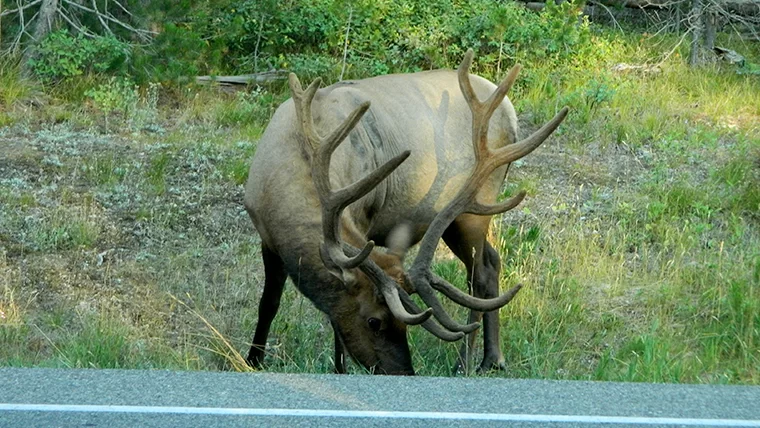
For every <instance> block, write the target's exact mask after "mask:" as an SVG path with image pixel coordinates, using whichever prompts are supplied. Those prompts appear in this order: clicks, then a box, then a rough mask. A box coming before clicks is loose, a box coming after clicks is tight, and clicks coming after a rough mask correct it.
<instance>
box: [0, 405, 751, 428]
mask: <svg viewBox="0 0 760 428" xmlns="http://www.w3.org/2000/svg"><path fill="white" fill-rule="evenodd" d="M0 411H15V412H85V413H151V414H157V413H158V414H184V415H219V416H291V417H293V416H295V417H315V418H375V419H376V418H380V419H431V420H461V421H512V422H536V423H550V422H555V423H563V422H566V423H586V424H621V425H632V424H637V425H680V426H721V427H760V420H748V419H697V418H655V417H644V416H641V417H639V416H602V415H531V414H509V413H462V412H401V411H372V410H320V409H247V408H226V407H160V406H107V405H106V406H104V405H75V404H15V403H0Z"/></svg>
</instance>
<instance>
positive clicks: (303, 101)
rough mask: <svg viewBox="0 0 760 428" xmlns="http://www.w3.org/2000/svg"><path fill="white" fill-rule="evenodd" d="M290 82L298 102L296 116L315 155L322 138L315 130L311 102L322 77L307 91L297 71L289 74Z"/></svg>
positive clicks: (293, 94)
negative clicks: (302, 85)
mask: <svg viewBox="0 0 760 428" xmlns="http://www.w3.org/2000/svg"><path fill="white" fill-rule="evenodd" d="M288 83H289V84H290V93H291V94H292V96H293V101H294V102H295V104H296V116H297V117H298V121H299V122H301V130H303V133H304V136H305V137H306V141H308V143H309V146H310V147H311V151H312V156H313V152H315V151H316V150H317V149H318V148H319V143H320V141H321V138H320V137H319V135H318V134H317V133H316V131H315V130H314V118H313V117H312V115H311V102H312V100H314V95H315V94H316V93H317V89H319V85H321V84H322V79H320V78H316V79H314V81H313V82H311V84H310V85H309V86H308V87H307V88H306V90H305V91H304V90H303V88H302V87H301V81H300V80H298V76H296V74H295V73H290V74H289V75H288Z"/></svg>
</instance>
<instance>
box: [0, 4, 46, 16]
mask: <svg viewBox="0 0 760 428" xmlns="http://www.w3.org/2000/svg"><path fill="white" fill-rule="evenodd" d="M16 3H17V4H18V7H17V8H15V9H8V10H4V11H2V12H0V17H3V16H6V15H11V14H14V13H19V12H22V11H24V10H26V9H29V8H30V7H32V6H36V5H38V4H40V3H42V0H34V1H33V2H31V3H27V4H25V5H23V6H21V5H20V4H19V3H20V2H16Z"/></svg>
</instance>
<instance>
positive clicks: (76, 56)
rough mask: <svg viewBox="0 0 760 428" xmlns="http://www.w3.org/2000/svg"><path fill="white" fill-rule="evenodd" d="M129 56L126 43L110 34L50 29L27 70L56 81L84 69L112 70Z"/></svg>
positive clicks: (85, 72)
mask: <svg viewBox="0 0 760 428" xmlns="http://www.w3.org/2000/svg"><path fill="white" fill-rule="evenodd" d="M129 56H130V48H129V45H127V44H125V43H123V42H121V41H119V40H117V39H115V38H113V37H93V38H88V37H85V36H84V35H82V34H81V33H80V34H78V35H76V36H72V35H71V34H69V32H68V31H67V30H65V29H64V30H59V31H55V32H52V33H50V34H48V35H47V37H45V39H44V40H42V41H41V42H40V44H39V46H38V47H37V53H36V55H35V56H34V57H33V58H31V59H30V60H29V66H30V68H31V70H32V71H33V72H34V74H35V75H37V77H38V78H40V80H42V81H44V82H56V81H60V80H62V79H66V78H69V77H74V76H80V75H83V74H88V73H105V72H113V71H116V70H118V69H119V68H121V67H122V66H123V65H125V63H126V62H127V59H128V58H129Z"/></svg>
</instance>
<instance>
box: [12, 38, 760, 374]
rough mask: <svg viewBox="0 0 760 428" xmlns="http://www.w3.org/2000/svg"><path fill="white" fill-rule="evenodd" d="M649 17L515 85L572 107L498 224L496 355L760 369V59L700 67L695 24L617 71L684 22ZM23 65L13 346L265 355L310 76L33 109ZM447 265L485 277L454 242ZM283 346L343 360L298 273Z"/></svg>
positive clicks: (528, 108)
mask: <svg viewBox="0 0 760 428" xmlns="http://www.w3.org/2000/svg"><path fill="white" fill-rule="evenodd" d="M639 37H640V36H625V37H618V36H615V35H613V34H608V33H606V32H597V34H596V35H595V38H596V41H595V43H596V44H597V45H596V46H597V47H598V49H597V53H598V57H596V58H579V59H578V64H571V65H570V66H569V67H568V68H567V69H566V70H565V69H563V70H551V69H548V68H545V67H544V68H541V67H540V66H539V67H537V68H535V69H533V70H530V71H529V77H530V79H529V81H530V82H533V83H532V84H528V83H525V82H518V86H517V87H516V88H515V91H514V93H513V95H511V97H512V100H513V101H514V103H515V105H516V106H517V108H518V110H519V113H520V116H521V119H522V120H523V122H524V124H525V126H524V127H525V128H526V132H528V131H529V130H531V129H532V128H534V127H536V126H537V125H538V124H540V123H542V122H544V121H546V120H548V119H549V118H551V117H552V116H553V115H554V114H555V112H556V111H558V110H559V108H561V107H562V105H565V104H567V105H569V106H570V107H571V109H572V113H571V115H570V116H569V117H568V119H567V120H566V122H565V124H563V126H562V128H561V129H560V130H559V131H558V133H557V134H556V135H555V136H554V137H552V138H551V140H550V141H549V142H548V143H547V144H545V145H544V146H543V147H541V148H539V149H538V150H537V151H536V152H534V153H533V154H531V155H530V156H528V157H527V158H525V159H524V160H523V161H521V162H519V163H516V164H514V165H513V166H512V168H511V169H510V173H509V178H508V183H507V184H506V185H505V186H504V189H503V192H502V195H501V197H502V198H506V197H509V196H511V195H514V194H515V193H516V192H517V191H518V190H519V189H523V190H526V191H527V193H528V196H527V198H526V200H525V202H523V204H522V206H521V207H519V208H517V209H516V210H514V211H512V212H511V213H509V214H507V215H506V216H504V218H503V219H499V220H496V221H494V223H493V227H492V234H491V235H492V236H491V237H490V239H491V242H492V243H493V245H494V247H495V248H496V249H497V250H498V251H499V253H500V254H501V257H502V278H501V289H502V290H506V289H508V288H510V287H511V286H513V285H514V284H516V283H518V282H519V283H522V284H524V285H525V287H524V288H523V290H522V291H521V292H520V294H519V295H518V297H517V298H516V299H515V300H514V301H513V302H512V303H510V304H509V305H508V306H507V307H505V308H504V309H503V310H502V311H501V317H502V344H503V350H504V353H505V356H506V359H507V370H506V372H504V373H489V374H486V375H488V376H509V377H531V378H552V379H593V380H618V381H648V382H695V383H741V384H758V383H760V351H758V350H759V349H760V232H759V230H760V229H758V226H759V225H760V223H759V222H760V126H758V124H759V123H760V90H759V89H758V86H757V78H756V77H754V76H746V75H745V76H740V75H736V74H735V73H734V70H733V69H732V68H730V67H729V66H723V65H719V64H716V65H711V66H707V67H704V68H701V69H699V70H691V69H688V68H687V67H686V66H685V65H684V64H683V55H684V54H685V53H686V51H685V48H684V47H680V48H678V49H676V50H675V53H674V54H673V55H671V56H670V57H669V58H667V60H665V61H664V62H662V64H660V72H658V73H636V72H630V73H627V74H625V73H616V72H613V71H611V70H612V66H614V65H615V64H618V63H621V62H625V63H631V64H643V63H647V64H656V63H658V62H660V61H661V60H663V58H664V57H665V55H666V54H667V53H668V52H669V51H671V49H672V48H673V46H674V45H675V43H676V42H677V39H675V38H673V37H672V36H667V35H665V36H656V37H655V38H650V39H646V40H645V43H640V42H639ZM753 55H756V53H754V52H753V51H751V50H750V51H749V52H748V57H750V58H752V57H753ZM755 62H757V61H755ZM9 70H10V71H9ZM526 72H528V71H527V70H526ZM13 73H15V72H14V71H13V70H12V69H9V68H3V67H0V100H2V101H3V108H2V109H0V134H1V135H2V137H3V139H2V140H0V164H2V165H8V166H10V168H4V169H3V170H2V171H3V172H2V173H0V364H3V365H41V366H59V367H120V368H138V367H142V368H177V369H192V370H198V369H202V370H243V369H244V366H242V365H241V356H244V355H245V354H246V353H247V348H248V346H249V342H250V339H251V336H252V334H253V330H254V328H255V325H256V320H257V305H258V298H259V297H260V293H261V287H262V284H263V268H262V266H261V261H260V255H259V242H258V237H257V235H256V234H255V232H254V231H253V228H252V226H251V224H250V220H249V219H248V218H247V215H246V214H245V212H244V210H243V208H242V205H241V200H242V185H243V184H244V183H245V180H246V179H247V174H248V165H249V160H250V157H251V156H252V155H253V154H254V153H255V150H256V146H257V140H258V139H259V138H260V136H261V133H262V132H263V129H264V127H265V126H266V123H267V121H268V120H269V118H270V117H271V115H272V113H273V111H274V109H275V108H276V106H277V105H278V104H279V103H280V102H281V101H283V100H284V99H286V98H287V97H288V94H287V92H286V91H281V90H279V89H272V90H258V91H253V92H250V93H241V94H238V95H235V94H224V93H220V92H219V91H218V89H216V88H192V87H186V88H182V89H178V88H176V87H168V88H164V89H162V91H160V92H159V95H157V97H158V100H156V96H153V98H151V99H152V100H153V101H149V100H148V98H150V97H148V95H147V93H148V90H147V89H146V88H143V89H141V91H140V94H141V95H140V97H141V98H140V101H139V102H140V103H141V104H139V105H140V106H141V107H140V108H141V109H142V111H143V113H145V112H148V113H150V112H153V113H150V114H147V113H145V114H143V113H141V114H143V116H145V117H143V119H140V120H137V119H135V118H134V117H132V118H130V117H117V115H114V116H113V117H112V118H111V121H110V125H109V128H110V131H111V133H110V134H103V133H102V132H103V131H104V128H103V127H102V126H100V122H99V121H100V120H101V119H100V117H101V114H100V113H99V112H98V111H96V110H95V109H93V108H91V107H88V106H87V105H86V97H84V96H83V94H84V92H85V91H86V90H87V89H89V88H90V87H92V86H93V85H96V84H97V83H98V82H99V81H97V80H88V79H89V78H88V79H83V80H81V81H79V82H69V83H68V84H67V85H66V86H61V87H59V88H57V89H56V91H54V93H52V94H50V93H48V94H46V95H45V97H46V100H47V101H46V103H44V104H43V107H41V108H40V110H39V111H38V112H37V113H35V115H31V116H30V115H26V113H24V112H25V111H26V110H23V109H22V108H21V107H19V106H23V104H24V102H25V101H26V100H28V99H29V98H30V97H32V94H33V93H35V92H34V88H33V87H32V86H30V84H29V83H27V82H23V81H21V80H19V79H18V75H17V74H13ZM35 96H36V95H35ZM154 113H155V114H154ZM141 117H142V116H141ZM148 117H150V118H155V123H152V122H151V120H152V119H150V120H149V118H148ZM138 122H140V123H141V124H142V125H140V126H137V125H136V124H137V123H138ZM148 122H151V123H148ZM56 123H61V124H60V125H55V124H56ZM145 124H149V125H151V126H150V127H148V126H147V125H146V126H143V125H145ZM7 125H11V126H9V127H5V128H2V126H7ZM117 125H121V126H117ZM433 269H434V271H435V272H436V273H438V274H439V275H441V276H444V277H446V278H448V279H449V280H450V281H451V282H452V283H454V284H456V285H457V286H459V287H461V288H462V289H466V288H467V284H466V273H465V272H464V270H463V269H464V268H463V267H462V265H461V263H459V262H458V261H457V260H455V259H454V258H452V256H451V254H450V253H449V252H448V251H447V250H444V249H443V247H442V250H441V251H440V254H439V258H438V259H437V260H436V263H435V265H434V266H433ZM445 304H446V308H447V309H448V310H449V311H450V312H451V313H452V314H453V315H454V316H455V318H456V319H458V320H464V319H466V316H467V311H466V310H464V309H463V308H460V307H457V306H456V305H453V304H451V303H450V302H446V303H445ZM409 331H410V333H409V334H410V346H411V349H412V356H413V361H414V366H415V368H416V370H417V371H418V372H419V373H420V374H423V375H441V376H448V375H450V369H451V367H452V366H453V365H454V363H455V360H456V358H457V355H458V349H459V346H460V344H459V343H444V342H441V341H440V340H438V339H436V338H435V337H433V336H432V335H430V334H429V333H427V332H426V331H425V330H423V329H421V328H418V327H412V328H410V330H409ZM481 343H482V342H481V341H480V340H478V341H476V344H477V348H476V349H475V350H474V354H475V357H474V358H476V359H477V358H478V353H479V352H482V351H481V349H480V348H481V346H482V345H481ZM269 345H270V346H269V349H268V356H267V361H266V362H267V367H266V369H267V370H272V371H284V372H321V373H328V372H331V371H332V370H333V361H332V358H333V355H332V353H333V344H332V330H331V328H330V326H329V323H328V322H327V321H326V318H325V316H324V315H323V314H321V313H319V312H318V311H316V310H315V309H314V307H313V306H312V305H311V303H310V302H309V301H308V300H306V299H305V298H304V297H303V296H301V295H300V294H299V293H298V292H297V291H296V290H295V287H293V286H292V284H290V283H289V284H288V285H287V286H286V291H285V295H284V296H283V302H282V305H281V311H280V314H279V315H278V317H277V318H276V320H275V322H274V325H273V326H272V332H271V335H270V343H269ZM350 370H351V371H352V372H354V373H362V372H363V370H362V369H361V368H359V367H357V366H355V365H352V366H351V367H350Z"/></svg>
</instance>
